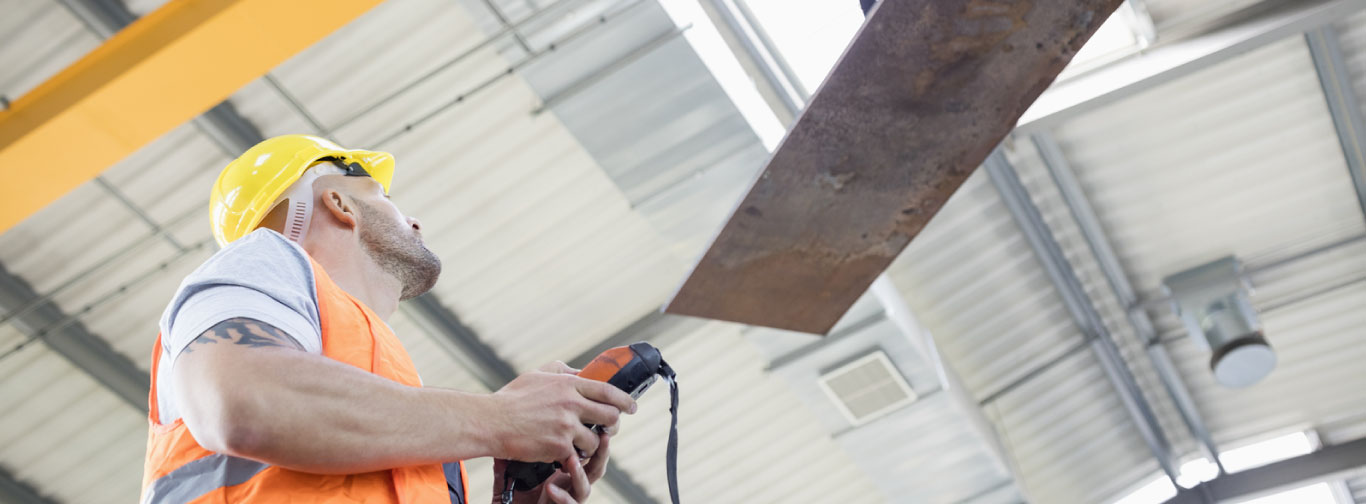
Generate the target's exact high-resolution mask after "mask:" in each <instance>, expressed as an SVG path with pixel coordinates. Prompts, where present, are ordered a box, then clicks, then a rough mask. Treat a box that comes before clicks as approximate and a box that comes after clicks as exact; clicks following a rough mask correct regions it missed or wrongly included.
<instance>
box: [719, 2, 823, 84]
mask: <svg viewBox="0 0 1366 504" xmlns="http://www.w3.org/2000/svg"><path fill="white" fill-rule="evenodd" d="M732 1H733V2H735V12H737V13H739V14H740V17H741V18H743V19H744V20H745V24H748V25H749V27H750V29H751V30H752V31H753V33H754V38H755V40H757V41H758V42H759V45H760V46H762V47H763V48H764V52H766V53H768V56H769V58H770V59H771V60H772V62H773V66H774V67H775V68H777V69H778V71H779V72H781V73H782V75H783V80H784V82H785V83H786V84H787V86H788V88H789V89H790V90H791V92H792V93H793V94H794V95H795V96H797V97H798V98H801V104H802V106H803V107H804V106H806V102H807V101H809V100H810V98H811V92H810V91H807V89H806V86H805V85H803V84H802V81H801V79H800V78H798V77H797V72H795V71H793V70H792V66H791V65H789V64H788V63H787V58H784V57H783V52H782V51H781V50H779V49H778V44H775V43H774V42H773V39H771V38H769V36H768V30H765V29H764V26H763V23H760V22H759V17H758V16H755V15H754V11H753V10H750V8H749V3H748V2H747V1H746V0H732Z"/></svg>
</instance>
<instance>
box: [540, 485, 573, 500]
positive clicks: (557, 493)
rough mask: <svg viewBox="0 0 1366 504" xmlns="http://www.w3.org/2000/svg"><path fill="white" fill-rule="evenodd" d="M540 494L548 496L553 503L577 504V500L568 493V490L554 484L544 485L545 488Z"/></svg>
mask: <svg viewBox="0 0 1366 504" xmlns="http://www.w3.org/2000/svg"><path fill="white" fill-rule="evenodd" d="M541 496H542V497H550V502H554V503H555V504H579V501H577V500H575V499H574V496H572V495H569V492H567V491H565V489H563V488H560V487H557V486H555V485H546V487H545V490H544V491H542V492H541Z"/></svg>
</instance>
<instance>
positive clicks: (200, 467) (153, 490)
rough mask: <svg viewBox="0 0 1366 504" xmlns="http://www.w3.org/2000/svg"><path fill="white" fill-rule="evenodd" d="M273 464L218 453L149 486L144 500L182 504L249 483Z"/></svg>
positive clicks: (164, 503)
mask: <svg viewBox="0 0 1366 504" xmlns="http://www.w3.org/2000/svg"><path fill="white" fill-rule="evenodd" d="M267 467H270V464H266V463H263V462H257V461H255V460H247V459H244V458H238V457H233V456H229V455H223V454H221V453H215V454H213V455H209V456H207V457H204V458H201V459H199V460H195V461H193V462H190V463H187V464H185V465H183V466H180V467H179V468H177V469H176V470H174V471H171V473H170V474H167V475H165V476H162V477H160V478H157V479H156V481H153V482H152V485H151V486H150V487H148V488H147V492H146V495H145V496H143V498H142V504H173V503H174V504H180V503H183V502H189V501H192V500H194V499H197V498H199V497H200V496H202V495H204V494H207V493H209V492H212V491H214V490H216V489H219V488H224V487H230V486H234V485H240V484H242V483H246V482H247V480H249V479H251V477H252V476H256V474H257V473H259V472H261V471H264V470H265V469H266V468H267Z"/></svg>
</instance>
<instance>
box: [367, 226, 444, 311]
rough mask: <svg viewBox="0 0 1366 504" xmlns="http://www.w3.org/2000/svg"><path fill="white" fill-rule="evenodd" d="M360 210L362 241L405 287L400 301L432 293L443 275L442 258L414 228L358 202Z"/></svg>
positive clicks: (377, 262)
mask: <svg viewBox="0 0 1366 504" xmlns="http://www.w3.org/2000/svg"><path fill="white" fill-rule="evenodd" d="M356 206H357V207H359V208H360V212H361V222H362V223H363V224H362V225H361V229H360V240H361V245H362V246H364V248H365V252H366V253H367V254H369V255H370V258H371V259H372V260H374V261H375V264H378V265H379V267H380V269H383V270H384V271H385V272H386V273H388V274H390V275H393V276H394V278H397V279H398V281H399V283H400V284H402V285H403V292H402V293H401V294H399V300H400V301H406V300H409V299H412V298H415V297H418V296H421V295H422V294H423V293H426V292H427V291H429V290H431V289H432V287H433V286H435V285H436V279H437V277H439V276H441V258H439V257H437V256H436V254H433V253H432V251H431V250H429V249H427V246H426V245H424V244H423V243H422V240H421V239H420V238H418V237H417V234H416V233H414V232H413V231H412V230H411V229H405V228H404V227H400V226H398V225H397V224H394V222H393V220H392V219H390V218H388V217H387V216H386V215H384V214H383V213H381V212H380V211H379V210H378V209H376V208H374V207H372V206H370V205H368V204H365V203H362V202H360V201H356Z"/></svg>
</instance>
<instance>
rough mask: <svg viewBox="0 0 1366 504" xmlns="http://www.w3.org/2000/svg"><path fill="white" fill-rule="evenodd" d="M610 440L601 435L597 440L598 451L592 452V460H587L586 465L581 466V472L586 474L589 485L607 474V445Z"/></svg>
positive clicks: (605, 435)
mask: <svg viewBox="0 0 1366 504" xmlns="http://www.w3.org/2000/svg"><path fill="white" fill-rule="evenodd" d="M610 439H611V438H610V437H609V436H608V435H607V434H602V435H601V436H600V437H599V438H598V451H597V452H594V453H593V458H590V459H588V464H586V465H584V466H583V471H584V472H585V473H588V482H589V483H592V482H595V481H597V480H600V479H602V477H603V475H605V474H607V456H608V450H607V445H608V443H609V440H610Z"/></svg>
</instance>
